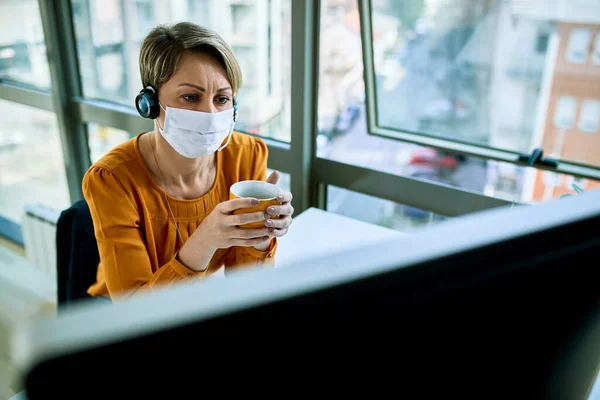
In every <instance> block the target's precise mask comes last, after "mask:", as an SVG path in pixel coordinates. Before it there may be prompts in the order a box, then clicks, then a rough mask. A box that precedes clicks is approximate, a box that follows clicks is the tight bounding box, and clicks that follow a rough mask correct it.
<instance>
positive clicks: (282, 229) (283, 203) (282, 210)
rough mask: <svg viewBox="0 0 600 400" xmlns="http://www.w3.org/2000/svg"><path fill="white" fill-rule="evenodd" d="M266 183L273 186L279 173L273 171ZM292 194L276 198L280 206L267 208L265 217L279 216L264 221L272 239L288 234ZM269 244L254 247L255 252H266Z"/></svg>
mask: <svg viewBox="0 0 600 400" xmlns="http://www.w3.org/2000/svg"><path fill="white" fill-rule="evenodd" d="M267 182H269V183H272V184H274V185H276V184H277V182H279V172H278V171H273V173H272V174H271V175H270V176H269V178H267ZM292 197H293V196H292V194H291V193H290V192H284V193H282V194H280V195H279V196H277V200H279V203H280V205H278V206H270V207H269V208H267V215H279V219H268V218H267V220H266V221H265V226H266V227H267V228H272V229H273V233H272V235H273V236H274V237H282V236H284V235H285V234H286V233H287V232H288V228H289V226H290V225H291V224H292V215H293V214H294V207H292ZM270 244H271V240H270V239H269V241H268V242H267V243H261V244H259V245H258V246H254V248H255V249H256V250H259V251H266V250H267V249H268V248H269V246H270Z"/></svg>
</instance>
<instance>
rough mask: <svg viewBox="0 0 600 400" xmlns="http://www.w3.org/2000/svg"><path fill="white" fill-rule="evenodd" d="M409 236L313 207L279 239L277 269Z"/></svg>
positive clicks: (295, 221) (296, 220)
mask: <svg viewBox="0 0 600 400" xmlns="http://www.w3.org/2000/svg"><path fill="white" fill-rule="evenodd" d="M405 235H407V234H406V233H402V232H398V231H395V230H392V229H389V228H384V227H381V226H378V225H374V224H370V223H367V222H363V221H359V220H355V219H352V218H348V217H345V216H342V215H338V214H334V213H332V212H328V211H324V210H321V209H318V208H309V209H308V210H306V211H304V212H303V213H302V214H299V215H297V216H294V220H293V222H292V225H291V226H290V229H289V231H288V233H287V235H286V236H284V237H282V238H280V239H279V244H278V247H277V254H276V255H275V263H276V266H277V267H282V266H285V265H286V264H288V263H292V262H298V261H300V260H306V259H308V258H313V257H318V256H319V255H325V254H331V253H337V252H340V251H343V250H344V249H348V248H354V247H356V246H364V245H367V244H369V243H373V242H376V241H379V240H385V239H390V238H393V237H399V238H400V237H403V236H405Z"/></svg>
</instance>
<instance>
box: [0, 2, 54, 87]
mask: <svg viewBox="0 0 600 400" xmlns="http://www.w3.org/2000/svg"><path fill="white" fill-rule="evenodd" d="M1 79H9V80H14V81H19V82H24V83H27V84H30V85H34V86H38V87H40V88H46V89H47V88H49V87H50V71H49V69H48V59H47V57H46V45H45V43H44V31H43V29H42V21H41V18H40V10H39V8H38V2H37V0H2V1H1V2H0V80H1Z"/></svg>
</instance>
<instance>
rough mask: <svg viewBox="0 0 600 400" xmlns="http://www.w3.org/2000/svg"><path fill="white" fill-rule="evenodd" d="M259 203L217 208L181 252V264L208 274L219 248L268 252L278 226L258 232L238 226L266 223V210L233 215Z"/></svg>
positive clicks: (248, 201) (227, 203) (249, 201)
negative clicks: (252, 248)
mask: <svg viewBox="0 0 600 400" xmlns="http://www.w3.org/2000/svg"><path fill="white" fill-rule="evenodd" d="M258 204H259V202H258V200H256V199H250V198H239V199H234V200H229V201H224V202H223V203H220V204H219V205H217V206H216V207H215V209H214V210H213V211H212V212H211V213H210V214H209V215H208V216H207V217H206V218H205V219H204V221H202V223H201V224H200V225H199V226H198V228H196V231H194V233H193V234H192V236H190V238H189V239H188V241H187V242H185V244H184V245H183V247H182V248H181V250H179V254H178V259H179V261H180V262H181V263H183V264H184V265H185V266H186V267H188V268H190V269H192V270H194V271H204V270H205V269H206V267H207V266H208V263H209V262H210V259H211V258H212V256H213V254H214V253H215V251H217V249H227V248H229V247H233V246H242V247H249V246H253V247H255V248H257V249H258V248H265V249H268V248H269V244H270V242H271V239H272V238H273V237H274V236H275V232H276V231H277V230H278V229H277V228H276V227H268V226H266V225H265V227H264V228H258V229H246V228H239V227H238V226H239V225H244V224H248V223H252V222H260V221H263V222H265V220H266V219H267V215H266V214H265V213H264V212H262V211H259V212H254V213H246V214H238V215H234V214H233V212H234V211H235V210H238V209H242V208H251V207H255V206H257V205H258Z"/></svg>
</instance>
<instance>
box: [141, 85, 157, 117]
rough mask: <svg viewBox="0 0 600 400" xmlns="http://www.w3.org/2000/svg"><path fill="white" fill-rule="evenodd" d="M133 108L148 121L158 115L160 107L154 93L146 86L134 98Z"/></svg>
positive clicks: (152, 89) (151, 88)
mask: <svg viewBox="0 0 600 400" xmlns="http://www.w3.org/2000/svg"><path fill="white" fill-rule="evenodd" d="M135 108H136V109H137V111H138V113H139V114H140V115H141V116H142V117H144V118H148V119H155V118H156V117H158V116H159V114H160V106H159V104H158V101H157V100H156V91H155V90H154V88H153V87H151V86H148V87H146V88H144V89H142V90H141V91H140V92H139V93H138V95H137V96H136V97H135Z"/></svg>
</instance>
